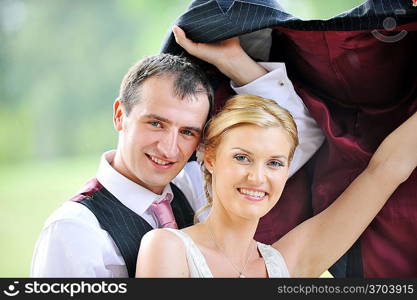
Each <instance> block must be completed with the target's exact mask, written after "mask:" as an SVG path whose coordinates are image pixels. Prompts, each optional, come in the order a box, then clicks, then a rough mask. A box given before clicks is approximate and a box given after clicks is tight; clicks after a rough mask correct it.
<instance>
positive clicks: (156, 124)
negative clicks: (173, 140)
mask: <svg viewBox="0 0 417 300" xmlns="http://www.w3.org/2000/svg"><path fill="white" fill-rule="evenodd" d="M149 125H151V126H152V127H155V128H162V124H161V123H160V122H158V121H150V122H149Z"/></svg>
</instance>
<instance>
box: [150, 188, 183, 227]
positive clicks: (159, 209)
mask: <svg viewBox="0 0 417 300" xmlns="http://www.w3.org/2000/svg"><path fill="white" fill-rule="evenodd" d="M171 200H172V194H170V193H168V194H167V195H166V196H165V198H164V199H163V200H162V201H160V202H158V203H152V205H151V208H152V211H153V213H154V215H155V217H156V218H157V219H158V222H159V227H160V228H165V227H167V228H174V229H178V226H177V223H176V222H175V217H174V213H173V212H172V208H171Z"/></svg>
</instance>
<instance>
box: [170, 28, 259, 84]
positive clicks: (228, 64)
mask: <svg viewBox="0 0 417 300" xmlns="http://www.w3.org/2000/svg"><path fill="white" fill-rule="evenodd" d="M172 32H173V33H174V36H175V41H176V42H177V43H178V44H179V45H180V46H181V47H183V48H184V49H185V50H186V51H187V52H188V53H190V54H191V55H193V56H195V57H197V58H199V59H201V60H204V61H206V62H208V63H210V64H212V65H214V66H216V67H217V68H218V69H219V70H220V72H222V73H223V74H225V75H226V76H227V77H229V78H230V79H232V80H233V81H234V82H235V83H236V84H237V85H245V84H247V83H249V82H251V81H253V80H255V79H256V78H258V77H261V76H262V75H265V74H266V73H267V71H266V70H265V69H264V68H263V67H261V66H260V65H258V64H257V63H256V62H255V61H254V60H253V59H252V58H251V57H249V55H247V54H246V52H245V51H244V50H243V49H242V47H241V46H240V42H239V38H238V37H233V38H230V39H227V40H224V41H220V42H216V43H196V42H193V41H192V40H190V39H189V38H187V37H186V35H185V32H184V31H183V30H182V29H181V28H180V27H178V26H174V27H173V28H172Z"/></svg>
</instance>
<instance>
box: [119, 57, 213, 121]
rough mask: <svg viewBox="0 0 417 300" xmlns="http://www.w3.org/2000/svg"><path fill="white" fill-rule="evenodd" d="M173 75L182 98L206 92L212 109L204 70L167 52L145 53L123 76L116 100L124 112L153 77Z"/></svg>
mask: <svg viewBox="0 0 417 300" xmlns="http://www.w3.org/2000/svg"><path fill="white" fill-rule="evenodd" d="M165 75H168V76H174V93H175V95H176V96H179V97H180V98H181V99H184V98H186V97H189V96H194V95H196V94H199V93H204V94H206V95H207V98H208V100H209V105H210V110H209V112H211V110H212V108H213V98H214V95H213V89H212V87H211V85H210V82H209V80H208V78H207V77H206V75H205V74H204V72H203V71H202V70H201V69H200V67H199V66H197V65H196V64H194V63H192V62H191V61H190V60H189V59H187V58H186V57H182V56H176V55H172V54H167V53H161V54H157V55H153V56H148V57H145V58H143V59H142V60H140V61H139V62H137V63H136V64H135V65H134V66H132V67H131V68H130V69H129V71H128V72H127V73H126V75H125V76H124V78H123V81H122V84H121V86H120V93H119V99H120V101H121V102H122V103H123V105H124V107H125V109H126V114H129V112H130V110H131V109H132V107H133V106H134V105H135V104H136V103H138V102H139V101H140V87H141V85H142V84H143V82H144V81H145V80H146V79H148V78H150V77H154V76H165Z"/></svg>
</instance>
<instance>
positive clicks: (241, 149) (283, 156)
mask: <svg viewBox="0 0 417 300" xmlns="http://www.w3.org/2000/svg"><path fill="white" fill-rule="evenodd" d="M232 150H239V151H243V152H246V153H248V154H253V153H252V152H250V151H249V150H246V149H243V148H239V147H235V148H232ZM271 158H279V159H285V160H287V161H288V157H287V156H286V155H274V156H271Z"/></svg>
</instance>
